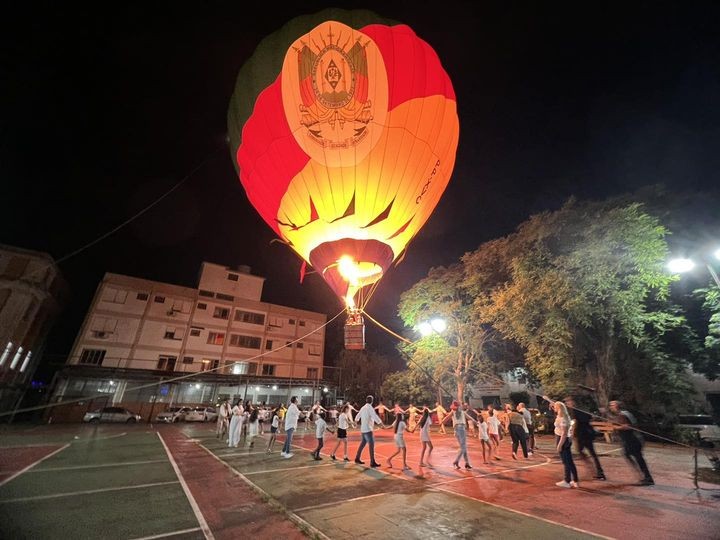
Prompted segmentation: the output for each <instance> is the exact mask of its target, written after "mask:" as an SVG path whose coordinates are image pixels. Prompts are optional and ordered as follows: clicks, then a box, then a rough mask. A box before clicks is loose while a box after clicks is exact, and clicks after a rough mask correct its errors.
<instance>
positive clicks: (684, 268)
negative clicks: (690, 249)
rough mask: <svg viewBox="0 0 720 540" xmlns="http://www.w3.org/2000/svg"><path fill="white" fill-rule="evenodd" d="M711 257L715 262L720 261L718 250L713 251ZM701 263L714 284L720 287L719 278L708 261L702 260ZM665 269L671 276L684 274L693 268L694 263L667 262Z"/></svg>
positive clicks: (687, 261)
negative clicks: (666, 268)
mask: <svg viewBox="0 0 720 540" xmlns="http://www.w3.org/2000/svg"><path fill="white" fill-rule="evenodd" d="M713 256H714V257H715V258H716V259H717V260H720V249H717V250H715V252H714V253H713ZM703 263H704V264H705V267H706V268H707V269H708V272H710V275H711V276H712V278H713V280H714V281H715V284H716V285H717V286H718V287H720V278H718V275H717V272H716V271H715V269H714V268H713V267H712V265H711V264H710V262H709V261H706V260H703ZM667 267H668V270H670V272H672V273H673V274H684V273H685V272H690V271H691V270H692V269H693V268H695V263H694V262H693V261H692V260H691V259H684V258H680V259H672V260H671V261H670V262H668V264H667Z"/></svg>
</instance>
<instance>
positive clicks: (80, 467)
mask: <svg viewBox="0 0 720 540" xmlns="http://www.w3.org/2000/svg"><path fill="white" fill-rule="evenodd" d="M165 461H167V460H165V459H149V460H147V461H118V462H117V463H102V464H100V465H73V466H71V467H48V468H47V469H34V470H32V471H29V472H31V473H42V472H48V471H52V472H55V471H75V470H78V469H100V468H102V467H124V466H126V465H145V464H146V463H165Z"/></svg>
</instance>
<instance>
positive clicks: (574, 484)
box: [570, 482, 580, 488]
mask: <svg viewBox="0 0 720 540" xmlns="http://www.w3.org/2000/svg"><path fill="white" fill-rule="evenodd" d="M570 487H571V488H579V487H580V484H578V483H577V482H570Z"/></svg>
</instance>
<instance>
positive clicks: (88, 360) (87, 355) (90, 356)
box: [80, 349, 106, 366]
mask: <svg viewBox="0 0 720 540" xmlns="http://www.w3.org/2000/svg"><path fill="white" fill-rule="evenodd" d="M105 352H106V351H105V349H83V351H82V353H80V363H81V364H92V365H93V366H102V363H103V360H104V359H105Z"/></svg>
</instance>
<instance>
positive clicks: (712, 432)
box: [677, 414, 720, 446]
mask: <svg viewBox="0 0 720 540" xmlns="http://www.w3.org/2000/svg"><path fill="white" fill-rule="evenodd" d="M677 427H679V428H683V429H688V430H691V431H694V432H695V433H696V434H697V438H698V440H699V442H700V443H702V444H709V445H712V444H714V445H716V446H718V444H719V443H720V426H718V425H717V423H716V422H715V420H713V417H712V416H710V415H709V414H681V415H680V416H679V417H678V423H677Z"/></svg>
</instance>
